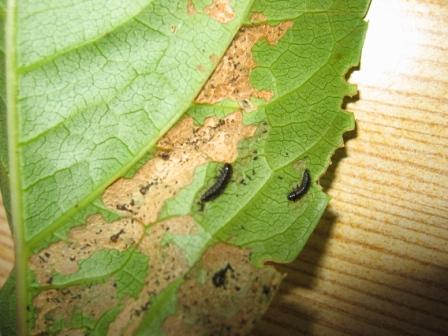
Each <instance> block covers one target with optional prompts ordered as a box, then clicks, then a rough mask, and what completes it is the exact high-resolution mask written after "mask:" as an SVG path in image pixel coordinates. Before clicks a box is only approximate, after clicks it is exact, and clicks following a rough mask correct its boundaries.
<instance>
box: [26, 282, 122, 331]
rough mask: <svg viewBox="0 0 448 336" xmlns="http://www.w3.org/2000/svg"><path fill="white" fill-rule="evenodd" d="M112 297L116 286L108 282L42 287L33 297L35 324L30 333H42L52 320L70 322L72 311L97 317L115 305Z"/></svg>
mask: <svg viewBox="0 0 448 336" xmlns="http://www.w3.org/2000/svg"><path fill="white" fill-rule="evenodd" d="M115 297H116V289H115V287H114V286H113V282H112V281H110V282H106V283H103V284H96V285H91V286H86V285H84V286H73V287H70V288H64V289H50V290H45V291H43V292H41V293H40V294H39V295H37V296H36V297H35V298H34V300H33V305H34V308H35V310H36V323H35V326H34V328H33V330H32V335H38V334H40V333H43V334H46V333H45V332H46V331H48V330H51V327H52V325H54V323H55V322H57V321H60V320H64V321H66V322H67V321H70V319H71V318H72V317H73V315H74V314H75V312H78V313H81V314H82V315H83V316H86V317H89V318H91V319H94V320H98V319H99V318H100V317H101V316H102V315H103V314H104V313H105V312H106V311H108V310H110V309H111V307H114V306H115V305H116V304H117V301H116V299H115ZM68 331H69V330H68ZM84 334H85V333H83V335H84ZM66 335H73V334H66ZM75 335H76V334H75Z"/></svg>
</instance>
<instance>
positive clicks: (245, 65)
mask: <svg viewBox="0 0 448 336" xmlns="http://www.w3.org/2000/svg"><path fill="white" fill-rule="evenodd" d="M292 25H293V23H292V22H291V21H286V22H283V23H280V24H278V25H277V26H271V25H267V24H263V25H257V26H253V27H246V28H242V29H241V30H240V31H239V33H238V34H237V36H236V37H235V39H234V40H233V42H232V44H231V45H230V47H229V48H228V49H227V52H226V54H225V55H224V57H223V58H222V59H221V62H220V63H219V64H218V66H217V68H216V70H215V72H214V73H213V75H212V77H211V78H210V79H209V80H208V82H207V84H206V85H205V87H204V89H203V90H202V91H201V93H200V94H199V96H198V97H197V99H196V101H197V102H198V103H202V104H215V103H217V102H219V101H221V100H223V99H232V100H237V101H248V100H249V99H250V98H261V99H264V100H266V101H268V100H270V99H271V98H272V92H270V91H258V90H256V89H254V88H253V87H252V85H251V83H250V80H249V76H250V72H251V70H252V69H254V68H255V66H256V64H255V61H254V59H253V56H252V47H253V46H254V45H255V43H257V42H258V41H259V40H261V39H265V40H267V41H268V43H270V44H273V45H274V44H276V43H277V42H278V41H279V40H280V39H281V38H282V37H283V35H284V34H285V33H286V31H287V30H288V29H289V28H291V27H292ZM242 107H243V109H246V108H245V107H244V106H242Z"/></svg>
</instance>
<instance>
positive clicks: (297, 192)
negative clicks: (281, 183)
mask: <svg viewBox="0 0 448 336" xmlns="http://www.w3.org/2000/svg"><path fill="white" fill-rule="evenodd" d="M310 185H311V176H310V172H309V170H308V169H305V171H304V172H303V177H302V182H301V183H300V185H298V186H297V187H296V188H295V189H294V190H293V191H291V192H290V193H289V194H288V199H289V200H290V201H294V202H295V201H297V200H299V199H301V198H302V197H303V196H304V195H305V194H306V193H307V191H308V189H309V188H310Z"/></svg>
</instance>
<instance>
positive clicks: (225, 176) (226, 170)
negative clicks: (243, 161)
mask: <svg viewBox="0 0 448 336" xmlns="http://www.w3.org/2000/svg"><path fill="white" fill-rule="evenodd" d="M232 171H233V169H232V165H231V164H230V163H226V164H225V165H224V167H223V168H222V169H221V172H220V173H219V176H218V178H217V179H216V182H215V184H213V185H212V186H211V187H210V188H209V189H208V190H207V191H206V192H205V193H204V194H203V195H202V196H201V202H208V201H211V200H214V199H215V198H216V197H218V196H219V195H221V194H222V192H223V191H224V189H225V188H226V186H227V184H228V183H229V181H230V178H231V177H232Z"/></svg>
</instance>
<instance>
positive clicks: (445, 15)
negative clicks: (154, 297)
mask: <svg viewBox="0 0 448 336" xmlns="http://www.w3.org/2000/svg"><path fill="white" fill-rule="evenodd" d="M368 18H369V20H370V26H369V32H368V35H367V40H366V45H365V49H364V54H363V59H362V68H361V71H359V72H355V73H354V74H353V75H352V77H351V81H352V82H356V83H358V84H359V89H360V99H359V100H358V101H356V102H354V103H349V104H348V109H349V110H351V111H353V112H354V113H355V116H356V119H357V124H358V125H357V130H356V131H355V132H352V133H350V134H349V135H348V137H347V141H348V142H347V147H346V148H345V149H341V150H339V151H338V152H337V154H336V156H335V158H334V160H333V161H334V163H335V165H334V166H332V167H331V169H330V171H329V172H328V174H327V176H326V178H325V179H324V180H323V181H322V185H324V187H325V188H326V189H327V190H328V193H329V194H330V195H331V196H332V197H333V200H332V202H331V205H330V207H329V209H328V211H327V212H326V214H325V216H324V218H323V219H322V221H321V223H320V224H319V227H318V229H317V231H316V232H315V233H314V234H313V236H312V238H311V240H310V242H309V244H308V245H307V247H306V248H305V250H304V251H303V253H302V254H301V255H300V257H299V259H298V260H297V261H296V262H294V263H293V264H292V265H289V266H287V267H282V270H285V271H287V272H288V273H289V276H288V277H287V279H286V281H285V283H284V285H283V287H282V290H281V293H280V295H279V296H278V297H277V299H276V301H275V302H274V304H273V306H272V307H271V309H270V310H269V312H268V314H267V315H266V317H265V318H264V320H263V321H262V323H261V324H260V325H259V327H258V328H257V330H256V332H255V334H256V335H263V336H264V335H266V336H268V335H302V334H305V335H336V336H337V335H419V336H420V335H448V0H425V1H423V0H413V1H412V0H373V2H372V7H371V10H370V13H369V17H368ZM0 221H1V224H0V284H1V283H3V281H4V278H5V276H6V274H7V272H8V271H9V269H10V268H11V265H12V260H13V254H12V252H11V248H12V243H11V240H10V238H9V237H8V229H7V225H6V223H5V220H4V217H0Z"/></svg>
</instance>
